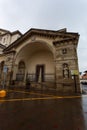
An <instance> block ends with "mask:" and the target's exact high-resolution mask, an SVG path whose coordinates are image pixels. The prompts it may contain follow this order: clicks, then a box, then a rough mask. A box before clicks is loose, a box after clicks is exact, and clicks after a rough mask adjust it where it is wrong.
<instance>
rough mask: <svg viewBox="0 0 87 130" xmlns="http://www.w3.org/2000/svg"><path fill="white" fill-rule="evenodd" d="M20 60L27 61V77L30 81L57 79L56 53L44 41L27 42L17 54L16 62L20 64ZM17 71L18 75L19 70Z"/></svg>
mask: <svg viewBox="0 0 87 130" xmlns="http://www.w3.org/2000/svg"><path fill="white" fill-rule="evenodd" d="M20 61H24V62H25V65H26V68H25V77H26V79H29V80H30V82H37V83H38V82H52V81H53V82H54V81H55V64H54V54H53V52H52V50H50V48H49V47H48V46H47V44H45V43H43V42H35V43H34V42H33V43H29V44H27V45H26V46H24V47H23V48H22V49H21V50H20V51H19V52H18V54H17V55H16V61H15V64H16V65H18V66H19V62H20ZM18 66H17V67H18ZM16 70H18V69H16ZM15 72H16V75H17V74H18V71H15ZM14 77H15V76H14Z"/></svg>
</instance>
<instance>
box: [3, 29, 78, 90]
mask: <svg viewBox="0 0 87 130" xmlns="http://www.w3.org/2000/svg"><path fill="white" fill-rule="evenodd" d="M1 35H2V34H1ZM16 36H17V35H16ZM78 40H79V34H78V33H71V32H67V30H66V29H61V30H58V31H53V30H42V29H30V30H29V31H27V32H26V33H25V34H24V35H21V36H20V38H19V39H17V40H16V38H15V39H14V40H13V41H14V42H11V43H9V44H8V46H7V47H5V48H2V50H3V53H2V54H1V55H0V62H1V70H0V71H1V81H2V80H3V76H2V75H3V67H4V66H6V67H7V68H8V70H7V72H6V75H7V78H6V84H7V85H8V86H9V85H10V84H12V81H14V84H15V85H16V86H25V84H26V79H27V80H29V81H30V82H31V84H32V86H33V84H35V85H36V84H42V85H43V86H47V87H48V88H50V87H51V88H56V90H58V91H62V92H67V91H72V92H74V91H75V89H76V91H77V92H80V86H79V75H78V72H79V69H78V57H77V45H78ZM74 71H76V73H77V74H76V76H74V78H75V81H76V83H75V84H76V86H75V84H74V79H73V75H75V74H74ZM71 72H73V74H72V73H71ZM74 86H75V87H76V88H75V87H74Z"/></svg>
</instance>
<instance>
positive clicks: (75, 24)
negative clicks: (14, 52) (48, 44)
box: [0, 0, 87, 71]
mask: <svg viewBox="0 0 87 130" xmlns="http://www.w3.org/2000/svg"><path fill="white" fill-rule="evenodd" d="M0 28H3V29H7V30H9V31H15V30H19V31H21V32H22V33H25V32H26V31H28V30H29V29H30V28H41V29H49V30H58V29H62V28H67V31H70V32H78V33H79V34H80V39H79V44H78V59H79V70H80V71H85V70H87V0H0Z"/></svg>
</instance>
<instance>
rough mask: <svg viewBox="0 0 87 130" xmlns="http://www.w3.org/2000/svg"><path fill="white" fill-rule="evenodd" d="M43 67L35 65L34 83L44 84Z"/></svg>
mask: <svg viewBox="0 0 87 130" xmlns="http://www.w3.org/2000/svg"><path fill="white" fill-rule="evenodd" d="M44 68H45V67H44V65H36V82H44V80H45V79H44Z"/></svg>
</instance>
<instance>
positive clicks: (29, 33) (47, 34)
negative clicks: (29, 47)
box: [4, 28, 79, 52]
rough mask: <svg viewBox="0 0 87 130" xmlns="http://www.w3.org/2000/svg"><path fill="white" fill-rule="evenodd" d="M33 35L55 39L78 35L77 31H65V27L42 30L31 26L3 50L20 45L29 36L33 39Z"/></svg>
mask: <svg viewBox="0 0 87 130" xmlns="http://www.w3.org/2000/svg"><path fill="white" fill-rule="evenodd" d="M35 36H41V37H48V38H51V39H53V40H54V41H55V38H56V37H62V38H63V39H64V38H74V37H78V36H79V35H78V33H71V32H66V29H61V30H59V31H58V30H57V31H54V30H44V29H34V28H31V29H30V30H28V31H27V32H26V33H25V34H24V35H22V36H21V37H20V38H19V39H18V40H16V41H15V42H13V43H12V44H11V45H9V46H8V47H7V48H5V49H4V52H6V51H10V50H11V49H12V48H15V47H17V46H19V45H21V43H22V42H23V41H25V40H27V39H29V38H31V39H32V40H34V38H35Z"/></svg>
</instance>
